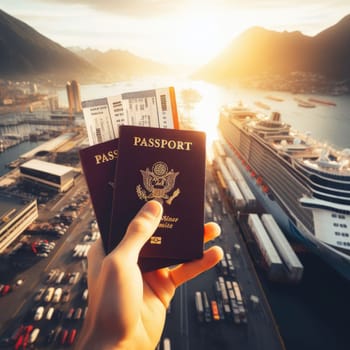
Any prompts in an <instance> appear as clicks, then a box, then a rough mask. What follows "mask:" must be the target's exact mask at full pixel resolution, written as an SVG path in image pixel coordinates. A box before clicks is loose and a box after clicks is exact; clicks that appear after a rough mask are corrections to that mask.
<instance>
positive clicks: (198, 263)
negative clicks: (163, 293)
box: [169, 246, 223, 287]
mask: <svg viewBox="0 0 350 350" xmlns="http://www.w3.org/2000/svg"><path fill="white" fill-rule="evenodd" d="M222 257H223V251H222V249H221V248H220V247H218V246H214V247H211V248H209V249H208V250H206V251H205V252H204V255H203V257H202V258H201V259H199V260H194V261H191V262H188V263H184V264H182V265H179V266H177V267H175V268H174V269H172V270H170V272H169V275H170V277H171V279H172V281H173V283H174V285H175V287H178V286H179V285H181V284H183V283H185V282H186V281H188V280H190V279H192V278H194V277H196V276H197V275H199V274H200V273H202V272H204V271H206V270H209V269H210V268H211V267H213V266H215V265H216V264H217V263H218V262H219V261H220V260H221V259H222Z"/></svg>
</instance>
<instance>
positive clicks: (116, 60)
mask: <svg viewBox="0 0 350 350" xmlns="http://www.w3.org/2000/svg"><path fill="white" fill-rule="evenodd" d="M70 50H72V51H73V52H74V53H76V54H77V55H79V56H81V57H82V58H84V59H86V60H87V61H88V62H90V63H91V64H93V65H94V66H96V67H98V68H99V69H101V70H103V71H104V72H106V73H108V76H109V77H110V78H111V79H115V80H119V79H129V78H133V77H140V76H147V75H162V74H167V73H169V72H170V68H169V67H168V66H166V65H163V64H161V63H157V62H154V61H152V60H148V59H145V58H141V57H139V56H136V55H133V54H132V53H130V52H128V51H124V50H109V51H107V52H101V51H99V50H94V49H90V48H89V49H80V48H76V47H75V48H70Z"/></svg>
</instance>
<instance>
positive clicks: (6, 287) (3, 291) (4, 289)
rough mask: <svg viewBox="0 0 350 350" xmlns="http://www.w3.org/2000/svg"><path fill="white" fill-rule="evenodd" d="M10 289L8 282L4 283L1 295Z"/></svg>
mask: <svg viewBox="0 0 350 350" xmlns="http://www.w3.org/2000/svg"><path fill="white" fill-rule="evenodd" d="M10 290H11V286H10V285H9V284H5V285H4V287H3V288H2V291H1V295H2V296H4V295H6V294H7V293H8V292H9V291H10Z"/></svg>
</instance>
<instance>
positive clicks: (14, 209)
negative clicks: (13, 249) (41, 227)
mask: <svg viewBox="0 0 350 350" xmlns="http://www.w3.org/2000/svg"><path fill="white" fill-rule="evenodd" d="M37 217H38V206H37V202H36V199H34V200H33V199H31V200H28V199H24V198H22V197H18V196H14V195H13V194H11V195H9V194H5V193H0V253H3V252H4V251H5V250H6V248H7V247H8V246H9V245H10V244H11V243H12V242H13V241H14V240H15V239H16V238H17V237H18V236H19V235H20V234H21V233H22V232H23V231H24V230H25V229H26V228H27V227H28V226H29V225H30V224H31V223H33V222H34V221H35V220H36V219H37Z"/></svg>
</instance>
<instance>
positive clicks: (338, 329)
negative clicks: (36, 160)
mask: <svg viewBox="0 0 350 350" xmlns="http://www.w3.org/2000/svg"><path fill="white" fill-rule="evenodd" d="M170 84H171V83H170ZM165 85H169V82H165V81H161V82H158V83H157V84H156V83H152V84H150V85H147V82H140V84H137V85H131V84H130V83H124V84H113V85H109V86H100V85H99V86H86V87H85V86H82V98H83V99H89V98H95V97H103V96H110V95H114V94H118V93H121V92H124V91H132V90H137V89H147V88H152V87H156V86H165ZM187 87H188V86H187V85H186V84H185V82H182V83H179V84H178V86H176V89H177V94H178V96H179V95H180V91H181V89H182V88H187ZM190 87H192V88H198V89H199V90H200V89H202V90H200V93H201V95H202V100H201V101H200V103H198V104H197V105H193V106H186V105H185V104H184V103H183V101H181V100H180V99H179V101H178V104H179V110H180V111H181V112H182V113H184V114H186V113H189V114H190V116H191V117H193V118H194V119H195V121H196V124H197V125H198V126H199V127H201V128H203V129H206V130H207V131H214V130H215V125H216V122H217V115H218V107H219V106H220V105H221V104H225V103H230V104H235V103H237V102H238V101H240V100H241V101H242V102H243V103H244V104H246V105H247V106H248V107H253V104H254V101H256V100H263V101H264V102H265V103H267V104H269V105H270V106H271V110H277V111H280V112H281V113H282V117H283V118H284V120H286V121H288V122H289V123H290V124H291V125H292V126H293V127H294V128H297V129H299V130H301V131H305V132H306V131H310V132H311V133H312V135H313V136H314V137H315V138H316V139H320V140H322V141H324V142H328V143H329V144H334V145H336V146H338V147H341V148H349V147H350V145H349V138H348V136H349V135H350V123H349V119H350V115H349V112H348V111H350V97H349V96H338V97H328V96H327V97H324V98H325V99H331V100H332V101H335V102H336V104H337V105H336V106H335V107H334V106H326V105H317V107H316V108H310V109H307V108H302V107H298V105H297V103H296V102H295V100H294V99H293V95H292V94H287V93H277V92H264V91H252V90H244V89H239V88H235V89H232V90H222V89H216V88H215V87H213V86H209V85H206V84H203V83H199V82H195V83H191V85H190ZM269 94H273V95H276V96H279V97H281V98H283V101H281V102H279V101H271V100H268V99H266V98H265V96H267V95H269ZM60 96H61V97H62V99H63V100H64V91H61V92H60ZM306 97H307V96H305V97H304V98H306ZM254 108H256V107H254ZM261 112H264V113H266V111H264V110H261ZM268 113H269V112H268ZM25 144H26V143H22V144H20V145H18V146H15V147H14V148H13V150H15V149H17V148H20V147H24V146H25ZM31 145H32V146H33V147H35V146H34V143H32V144H31ZM28 146H30V145H28ZM9 150H10V149H9ZM11 150H12V149H11ZM27 150H28V149H27ZM27 150H18V154H22V153H24V152H26V151H27ZM5 154H6V153H5V152H4V153H2V154H0V163H1V164H3V163H4V164H7V163H8V162H10V161H11V160H14V159H16V158H15V157H18V155H16V154H14V158H13V159H9V160H6V162H5V160H4V156H5ZM299 255H300V257H301V259H302V261H303V263H304V265H305V275H304V278H303V281H302V283H301V284H300V285H298V286H290V285H287V286H285V285H278V284H272V283H271V282H268V281H266V280H265V279H264V277H261V280H262V283H263V286H264V288H265V292H266V294H267V296H268V299H269V302H270V304H271V306H272V309H273V312H274V314H275V317H276V320H277V323H278V325H279V327H280V330H281V333H282V336H283V338H284V341H285V343H286V348H287V350H294V349H298V350H304V349H318V350H319V349H322V350H323V349H329V348H331V349H337V350H343V349H344V350H345V349H348V348H349V340H348V337H347V326H348V324H349V321H350V306H349V303H348V300H347V298H348V296H349V295H350V284H349V282H347V281H345V280H343V279H342V278H341V277H339V276H338V275H336V274H335V273H334V272H333V270H331V269H330V268H329V267H328V266H327V265H325V264H324V263H323V262H322V261H320V260H319V259H318V258H316V257H313V256H311V255H310V254H307V253H302V254H299Z"/></svg>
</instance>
